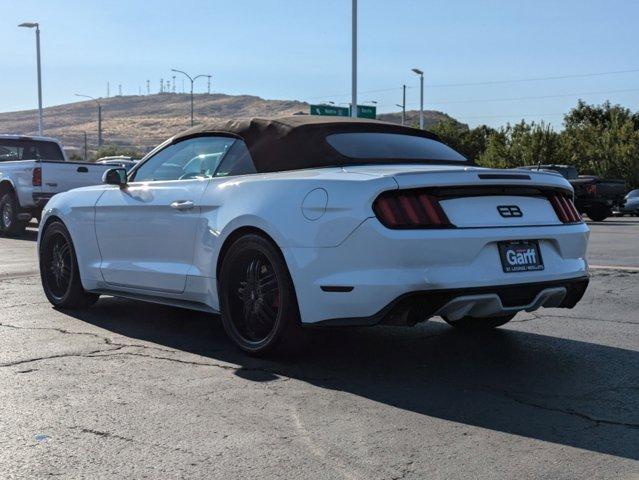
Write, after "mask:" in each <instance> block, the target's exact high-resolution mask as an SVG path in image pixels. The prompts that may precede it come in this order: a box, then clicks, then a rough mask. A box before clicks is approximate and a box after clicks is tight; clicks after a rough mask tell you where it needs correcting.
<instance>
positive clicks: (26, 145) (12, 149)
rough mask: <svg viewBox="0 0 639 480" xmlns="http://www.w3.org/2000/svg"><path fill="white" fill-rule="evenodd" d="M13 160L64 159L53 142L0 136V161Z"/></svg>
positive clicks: (58, 147)
mask: <svg viewBox="0 0 639 480" xmlns="http://www.w3.org/2000/svg"><path fill="white" fill-rule="evenodd" d="M14 160H57V161H64V155H63V154H62V150H60V146H59V145H58V144H57V143H55V142H47V141H43V140H27V139H17V140H16V139H9V138H0V162H9V161H14Z"/></svg>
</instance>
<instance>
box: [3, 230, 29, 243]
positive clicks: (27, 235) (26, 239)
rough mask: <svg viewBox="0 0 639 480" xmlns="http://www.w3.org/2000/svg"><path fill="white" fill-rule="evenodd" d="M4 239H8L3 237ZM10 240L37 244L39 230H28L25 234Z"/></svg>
mask: <svg viewBox="0 0 639 480" xmlns="http://www.w3.org/2000/svg"><path fill="white" fill-rule="evenodd" d="M0 235H1V234H0ZM3 238H7V237H3ZM10 238H11V240H25V241H28V242H35V241H36V240H38V230H37V228H36V229H35V230H33V229H31V228H27V229H26V230H25V231H24V233H23V234H21V235H17V236H15V237H10Z"/></svg>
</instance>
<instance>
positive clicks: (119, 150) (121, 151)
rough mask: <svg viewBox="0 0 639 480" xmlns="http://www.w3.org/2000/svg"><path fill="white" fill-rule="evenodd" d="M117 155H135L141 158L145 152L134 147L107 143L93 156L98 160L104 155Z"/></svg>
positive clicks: (93, 158)
mask: <svg viewBox="0 0 639 480" xmlns="http://www.w3.org/2000/svg"><path fill="white" fill-rule="evenodd" d="M115 156H124V157H133V158H141V157H143V154H142V153H141V152H139V151H137V150H135V149H134V148H132V147H120V146H118V145H105V146H102V147H100V148H99V149H98V151H97V152H95V154H94V155H93V156H92V157H91V158H92V161H94V162H95V161H96V160H98V159H99V158H102V157H115Z"/></svg>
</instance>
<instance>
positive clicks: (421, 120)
mask: <svg viewBox="0 0 639 480" xmlns="http://www.w3.org/2000/svg"><path fill="white" fill-rule="evenodd" d="M413 72H415V73H416V74H417V75H419V128H420V129H421V130H423V129H424V72H422V71H421V70H420V69H419V68H413Z"/></svg>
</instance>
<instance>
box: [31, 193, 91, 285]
mask: <svg viewBox="0 0 639 480" xmlns="http://www.w3.org/2000/svg"><path fill="white" fill-rule="evenodd" d="M102 192H103V190H98V189H87V190H84V189H81V190H73V191H69V192H64V193H60V194H58V195H55V196H54V197H53V198H52V199H51V200H49V202H48V203H47V204H46V206H45V208H44V210H43V211H42V218H41V223H40V224H41V225H42V226H43V227H41V228H40V229H39V232H38V243H37V245H38V252H39V251H40V245H41V242H42V236H43V234H44V232H45V231H46V226H47V225H48V224H49V223H50V221H51V220H52V219H54V218H57V219H59V220H60V221H61V222H62V223H63V224H64V226H65V227H66V229H67V230H68V231H69V234H70V235H71V240H72V241H73V246H74V249H75V255H76V258H77V261H78V268H79V271H80V280H81V281H82V286H83V287H84V288H85V290H93V289H95V288H97V282H99V281H103V278H102V273H101V271H100V262H101V260H102V258H101V256H100V251H99V249H98V242H97V238H96V236H95V204H96V203H97V201H98V199H99V198H100V196H101V195H102Z"/></svg>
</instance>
